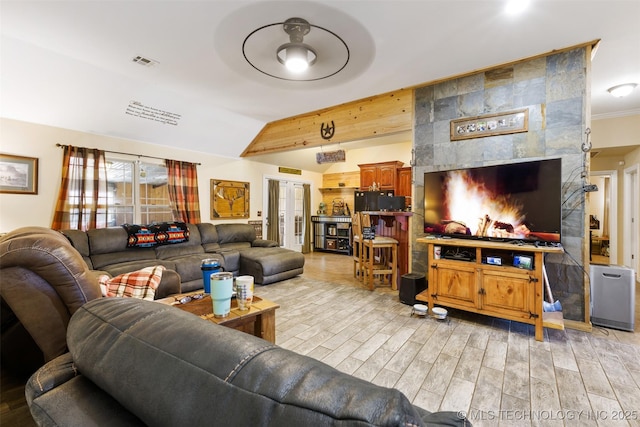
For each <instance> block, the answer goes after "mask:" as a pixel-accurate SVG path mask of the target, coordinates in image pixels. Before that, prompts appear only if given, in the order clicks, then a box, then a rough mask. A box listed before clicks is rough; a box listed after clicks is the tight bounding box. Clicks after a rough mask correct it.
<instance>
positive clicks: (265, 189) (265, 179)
mask: <svg viewBox="0 0 640 427" xmlns="http://www.w3.org/2000/svg"><path fill="white" fill-rule="evenodd" d="M271 179H273V180H276V181H280V182H291V183H295V184H309V185H310V186H311V194H313V186H314V183H313V181H309V180H304V179H291V178H288V177H283V176H278V175H263V176H262V211H263V212H264V214H263V215H262V218H261V220H262V229H263V230H266V229H267V219H268V218H267V212H268V211H269V180H271ZM312 202H313V197H312ZM312 206H313V203H312ZM309 227H312V225H311V224H309ZM312 238H313V233H312ZM311 244H312V246H313V242H311ZM285 245H286V242H285Z"/></svg>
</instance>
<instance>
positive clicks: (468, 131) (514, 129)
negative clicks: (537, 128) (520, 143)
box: [450, 108, 529, 141]
mask: <svg viewBox="0 0 640 427" xmlns="http://www.w3.org/2000/svg"><path fill="white" fill-rule="evenodd" d="M528 129H529V110H528V109H527V108H525V109H522V110H515V111H509V112H505V113H495V114H487V115H484V116H476V117H467V118H464V119H455V120H451V130H450V131H451V141H458V140H461V139H471V138H482V137H485V136H494V135H506V134H509V133H519V132H527V130H528Z"/></svg>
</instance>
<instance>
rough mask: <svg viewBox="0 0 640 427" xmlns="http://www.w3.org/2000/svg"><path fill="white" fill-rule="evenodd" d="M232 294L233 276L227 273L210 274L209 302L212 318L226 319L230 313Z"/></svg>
mask: <svg viewBox="0 0 640 427" xmlns="http://www.w3.org/2000/svg"><path fill="white" fill-rule="evenodd" d="M232 293H233V274H232V273H229V272H222V273H213V274H211V300H212V301H213V316H214V317H227V316H228V315H229V312H230V311H231V294H232Z"/></svg>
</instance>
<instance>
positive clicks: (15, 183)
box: [0, 154, 38, 194]
mask: <svg viewBox="0 0 640 427" xmlns="http://www.w3.org/2000/svg"><path fill="white" fill-rule="evenodd" d="M0 193H12V194H38V159H37V158H35V157H22V156H14V155H12V154H0Z"/></svg>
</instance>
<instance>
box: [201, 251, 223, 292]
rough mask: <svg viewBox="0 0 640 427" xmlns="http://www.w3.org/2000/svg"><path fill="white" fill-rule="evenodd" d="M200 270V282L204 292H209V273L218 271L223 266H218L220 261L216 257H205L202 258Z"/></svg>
mask: <svg viewBox="0 0 640 427" xmlns="http://www.w3.org/2000/svg"><path fill="white" fill-rule="evenodd" d="M200 269H201V270H202V283H203V284H204V293H205V294H210V293H211V273H218V272H220V271H223V268H222V267H221V266H220V263H219V262H218V260H217V259H213V258H207V259H203V260H202V264H201V266H200Z"/></svg>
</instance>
